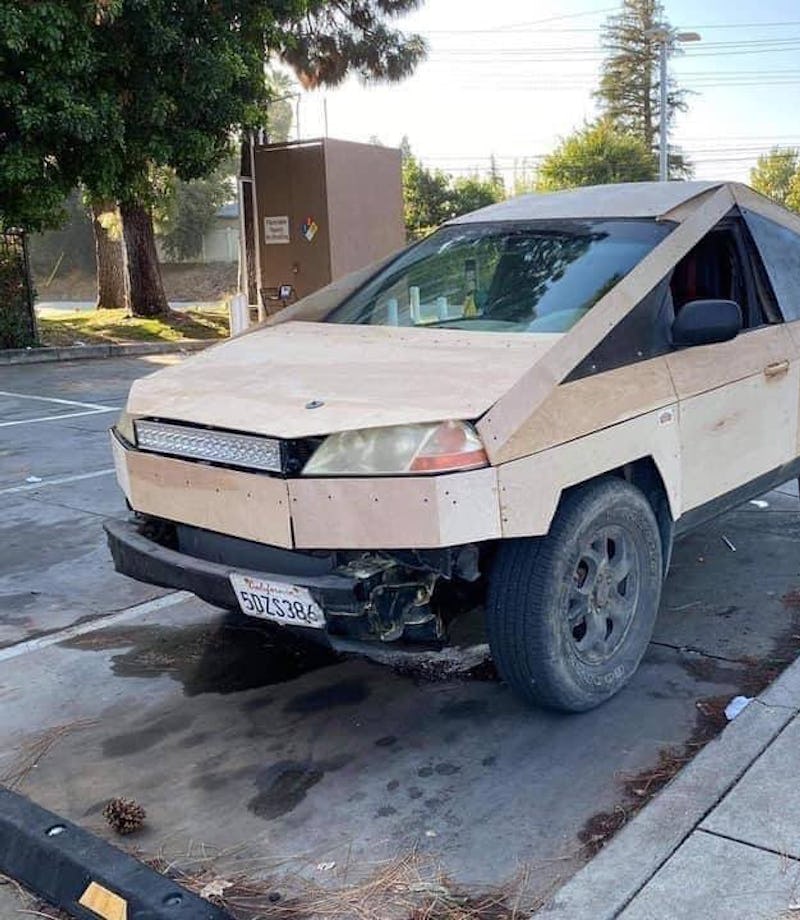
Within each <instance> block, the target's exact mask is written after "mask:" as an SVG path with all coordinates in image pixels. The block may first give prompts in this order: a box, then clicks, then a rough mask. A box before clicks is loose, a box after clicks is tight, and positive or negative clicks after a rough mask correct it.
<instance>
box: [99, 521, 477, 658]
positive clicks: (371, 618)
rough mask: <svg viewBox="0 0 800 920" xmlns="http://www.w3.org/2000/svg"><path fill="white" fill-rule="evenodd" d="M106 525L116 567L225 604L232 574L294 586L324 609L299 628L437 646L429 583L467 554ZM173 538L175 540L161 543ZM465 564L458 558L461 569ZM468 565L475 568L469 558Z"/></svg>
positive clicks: (140, 524) (452, 570) (230, 603)
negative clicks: (311, 546)
mask: <svg viewBox="0 0 800 920" xmlns="http://www.w3.org/2000/svg"><path fill="white" fill-rule="evenodd" d="M105 530H106V534H107V536H108V545H109V547H110V549H111V555H112V556H113V559H114V567H115V569H116V570H117V571H118V572H121V573H122V574H123V575H128V576H130V577H131V578H135V579H137V580H138V581H143V582H146V583H148V584H152V585H160V586H161V587H165V588H175V589H178V590H183V591H190V592H192V593H193V594H196V595H197V596H198V597H199V598H201V599H202V600H204V601H208V603H210V604H214V605H215V606H217V607H223V608H227V609H230V610H236V609H238V608H239V605H238V602H237V598H236V593H235V591H234V589H233V586H232V585H231V582H230V575H231V573H232V572H236V573H238V574H241V575H250V576H252V577H254V578H260V579H263V580H265V581H271V582H278V583H283V584H291V585H297V586H300V587H303V588H306V589H307V590H308V591H309V592H310V594H311V596H312V597H313V598H314V600H315V601H316V602H317V604H319V606H320V607H321V608H322V610H323V611H324V614H325V626H326V628H325V631H324V632H323V631H322V630H318V629H306V628H304V629H303V631H304V632H308V633H309V634H315V637H317V636H318V634H319V633H323V635H325V634H327V635H328V636H329V637H331V638H333V637H337V636H338V637H341V638H347V639H357V640H379V641H382V642H390V641H391V642H395V641H400V642H409V643H411V644H413V645H417V644H419V643H423V644H425V645H426V646H430V645H431V644H434V645H436V646H440V645H441V643H442V640H443V639H444V636H445V632H446V624H445V622H444V620H443V617H442V616H441V613H440V611H439V610H438V609H436V608H435V604H434V602H433V593H434V588H435V586H436V584H437V581H438V580H439V579H440V578H442V577H443V578H445V579H446V580H449V579H450V578H452V577H454V576H455V575H457V569H456V567H455V566H456V563H455V562H454V561H453V560H454V559H457V558H462V557H464V555H465V554H464V552H463V550H460V551H452V552H451V551H445V550H443V551H436V552H435V553H432V554H429V555H426V556H422V555H420V554H417V556H415V557H414V558H411V559H406V558H401V557H398V555H396V554H392V553H388V552H374V553H366V552H365V553H360V554H354V555H350V554H344V553H342V554H337V553H321V554H314V553H308V552H302V551H296V550H284V549H279V548H277V547H269V546H266V545H262V544H258V543H251V542H249V541H243V540H239V539H237V538H232V537H228V536H225V535H223V534H214V533H211V532H209V531H200V530H198V529H197V528H185V527H184V526H183V525H172V524H170V523H169V522H164V521H162V522H158V521H156V520H155V519H149V520H147V519H141V520H140V519H132V520H129V521H118V520H113V521H109V522H107V523H106V525H105ZM170 540H172V545H165V544H169V543H170ZM187 550H188V551H187ZM466 555H467V556H469V555H470V554H469V553H467V554H466ZM464 565H465V563H464V561H463V559H462V562H461V563H460V566H461V568H459V569H458V571H461V569H462V568H463V567H464ZM437 566H438V569H437ZM472 569H475V571H477V569H476V567H475V565H474V561H473V563H472ZM469 573H470V574H472V570H471V569H470V572H469Z"/></svg>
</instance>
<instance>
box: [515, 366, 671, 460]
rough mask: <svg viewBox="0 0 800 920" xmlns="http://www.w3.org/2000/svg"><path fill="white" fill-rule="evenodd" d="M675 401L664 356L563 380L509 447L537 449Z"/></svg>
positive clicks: (518, 450) (525, 450)
mask: <svg viewBox="0 0 800 920" xmlns="http://www.w3.org/2000/svg"><path fill="white" fill-rule="evenodd" d="M674 401H675V389H674V387H673V385H672V378H671V377H670V373H669V370H668V368H667V363H666V360H665V358H664V357H659V358H653V359H651V360H649V361H640V362H638V363H637V364H630V365H626V366H625V367H618V368H615V369H614V370H611V371H606V372H605V373H603V374H594V375H592V376H589V377H583V378H581V379H580V380H574V381H571V382H570V383H562V384H560V385H559V386H557V387H555V388H554V389H553V391H552V392H551V394H550V396H549V397H547V399H546V400H545V402H544V404H543V405H542V406H541V408H539V409H538V410H537V411H536V412H534V413H533V414H532V415H531V416H530V417H529V418H528V419H526V421H525V422H524V423H523V425H522V426H521V427H520V428H519V429H518V430H517V431H516V432H515V433H514V436H513V437H512V439H511V441H510V442H509V450H511V451H512V452H513V453H515V454H518V455H520V456H524V455H527V454H532V453H536V452H537V451H540V450H545V449H546V448H548V447H553V446H555V445H556V444H562V443H564V442H565V441H571V440H573V439H574V438H579V437H582V436H583V435H585V434H589V433H591V432H593V431H598V430H600V429H602V428H608V427H609V426H610V425H616V424H618V423H619V422H622V421H625V420H627V419H629V418H634V417H635V416H637V415H643V414H644V413H646V412H650V411H652V410H653V409H657V408H659V407H661V406H666V405H669V404H670V403H672V402H674Z"/></svg>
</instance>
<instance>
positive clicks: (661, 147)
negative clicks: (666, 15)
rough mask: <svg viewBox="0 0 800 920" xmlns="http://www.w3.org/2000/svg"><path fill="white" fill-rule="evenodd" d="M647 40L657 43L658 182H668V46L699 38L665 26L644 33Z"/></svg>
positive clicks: (695, 33) (693, 33) (696, 34)
mask: <svg viewBox="0 0 800 920" xmlns="http://www.w3.org/2000/svg"><path fill="white" fill-rule="evenodd" d="M645 35H647V36H648V38H652V39H654V40H655V41H657V42H658V45H659V49H658V65H659V80H658V88H659V96H660V112H659V126H658V128H659V131H658V180H659V182H668V181H669V111H668V109H669V73H668V72H667V61H668V57H669V50H670V46H671V45H672V44H673V43H678V42H680V43H681V44H683V43H684V42H699V41H700V36H699V35H698V33H697V32H678V31H676V30H674V29H670V28H668V27H667V26H656V27H655V28H652V29H648V30H647V31H646V32H645Z"/></svg>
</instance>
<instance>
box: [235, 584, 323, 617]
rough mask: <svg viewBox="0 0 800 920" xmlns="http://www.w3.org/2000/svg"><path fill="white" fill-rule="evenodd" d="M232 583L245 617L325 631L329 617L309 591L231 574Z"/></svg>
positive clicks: (294, 586)
mask: <svg viewBox="0 0 800 920" xmlns="http://www.w3.org/2000/svg"><path fill="white" fill-rule="evenodd" d="M230 579H231V584H232V585H233V590H234V591H235V592H236V600H237V601H238V602H239V607H240V608H241V611H242V613H246V614H247V615H248V616H251V617H258V618H259V619H262V620H272V622H273V623H282V624H283V625H284V626H311V627H313V628H315V629H324V628H325V614H324V613H323V612H322V608H321V607H320V606H319V604H318V603H317V602H316V601H315V600H314V598H313V597H312V596H311V593H310V592H309V590H308V588H301V587H299V586H298V585H286V584H283V583H282V582H278V581H264V580H263V579H262V578H253V577H252V576H250V575H239V574H237V573H236V572H231V575H230Z"/></svg>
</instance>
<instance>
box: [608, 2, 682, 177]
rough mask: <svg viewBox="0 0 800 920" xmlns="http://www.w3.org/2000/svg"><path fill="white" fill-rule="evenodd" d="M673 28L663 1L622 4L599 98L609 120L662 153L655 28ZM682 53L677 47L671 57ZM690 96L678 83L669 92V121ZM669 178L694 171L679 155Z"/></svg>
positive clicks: (611, 31) (611, 29) (611, 21)
mask: <svg viewBox="0 0 800 920" xmlns="http://www.w3.org/2000/svg"><path fill="white" fill-rule="evenodd" d="M662 26H664V27H666V28H669V24H668V23H667V22H666V20H665V18H664V7H663V4H662V3H661V2H660V0H622V8H621V10H620V12H618V13H615V14H613V15H612V16H609V18H608V19H607V20H606V24H605V25H604V27H603V32H602V41H603V47H604V48H605V50H606V52H607V57H606V59H605V61H604V62H603V66H602V69H601V76H600V86H599V88H598V90H597V92H596V93H595V97H596V98H597V100H598V102H599V104H600V110H601V113H602V115H603V116H604V117H606V118H608V119H610V121H611V122H612V124H613V125H614V126H615V127H617V128H619V129H620V130H622V131H627V132H629V133H632V134H634V135H636V136H637V137H640V138H641V139H642V140H643V141H644V143H645V144H646V146H647V147H648V148H649V149H651V150H657V148H658V137H659V130H660V122H661V117H662V113H661V99H660V91H661V87H660V83H659V77H658V73H659V69H658V62H659V43H658V41H657V39H656V38H654V37H653V35H652V34H648V32H649V31H650V30H651V29H654V28H658V27H662ZM678 51H679V48H678V47H677V46H676V45H674V44H673V46H672V47H670V49H669V53H670V54H675V53H676V52H678ZM686 108H687V105H686V91H685V90H682V89H680V88H679V87H678V86H677V85H676V84H675V81H674V80H670V84H669V86H668V88H667V112H666V118H667V121H668V122H671V121H672V119H673V118H674V116H675V113H676V112H684V111H686ZM670 174H671V175H672V176H673V177H674V178H686V177H687V176H688V175H690V174H691V168H690V167H689V165H688V164H687V163H686V162H685V160H684V158H683V156H682V155H681V154H680V153H675V154H671V155H670Z"/></svg>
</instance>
